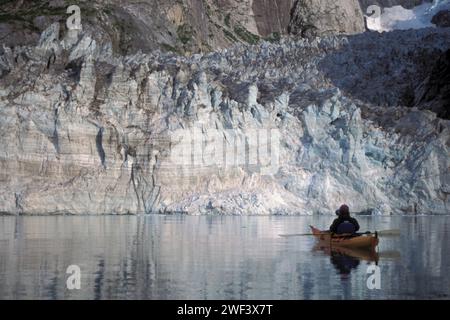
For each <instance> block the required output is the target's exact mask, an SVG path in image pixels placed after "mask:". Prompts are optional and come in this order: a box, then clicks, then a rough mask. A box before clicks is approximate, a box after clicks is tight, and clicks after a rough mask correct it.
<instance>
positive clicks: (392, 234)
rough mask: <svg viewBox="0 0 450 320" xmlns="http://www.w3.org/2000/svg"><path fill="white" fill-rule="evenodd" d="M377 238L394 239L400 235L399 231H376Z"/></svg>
mask: <svg viewBox="0 0 450 320" xmlns="http://www.w3.org/2000/svg"><path fill="white" fill-rule="evenodd" d="M377 233H378V236H379V237H396V236H399V235H400V230H399V229H392V230H381V231H377Z"/></svg>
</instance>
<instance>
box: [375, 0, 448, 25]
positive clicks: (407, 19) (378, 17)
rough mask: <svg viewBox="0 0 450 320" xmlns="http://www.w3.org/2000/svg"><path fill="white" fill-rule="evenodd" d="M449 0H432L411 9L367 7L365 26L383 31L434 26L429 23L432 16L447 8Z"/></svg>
mask: <svg viewBox="0 0 450 320" xmlns="http://www.w3.org/2000/svg"><path fill="white" fill-rule="evenodd" d="M449 9H450V1H449V0H434V1H433V2H432V3H424V4H421V5H420V6H417V7H415V8H412V9H405V8H403V7H402V6H394V7H390V8H383V9H382V10H381V12H377V10H374V8H373V6H372V8H371V7H369V9H368V12H367V13H368V14H371V15H370V16H367V17H366V19H367V28H368V29H369V30H373V31H378V32H384V31H392V30H407V29H421V28H428V27H435V25H434V24H432V23H431V19H432V18H433V16H434V15H435V14H436V13H438V12H439V11H440V10H449Z"/></svg>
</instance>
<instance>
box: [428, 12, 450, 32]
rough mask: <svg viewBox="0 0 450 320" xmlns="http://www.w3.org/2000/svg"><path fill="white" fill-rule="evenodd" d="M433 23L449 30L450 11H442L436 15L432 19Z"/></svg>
mask: <svg viewBox="0 0 450 320" xmlns="http://www.w3.org/2000/svg"><path fill="white" fill-rule="evenodd" d="M431 23H433V24H435V25H436V26H437V27H441V28H449V27H450V10H441V11H439V12H438V13H436V14H435V15H434V16H433V18H432V19H431Z"/></svg>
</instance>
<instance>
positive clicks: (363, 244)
mask: <svg viewBox="0 0 450 320" xmlns="http://www.w3.org/2000/svg"><path fill="white" fill-rule="evenodd" d="M311 231H312V233H313V235H314V236H315V237H316V239H317V240H319V241H320V244H321V245H327V246H330V247H344V248H359V249H371V250H374V249H375V247H376V246H377V245H378V236H377V234H376V233H375V234H365V235H357V236H348V235H336V234H333V235H332V234H331V233H330V232H329V231H321V230H319V229H317V228H314V227H313V226H311Z"/></svg>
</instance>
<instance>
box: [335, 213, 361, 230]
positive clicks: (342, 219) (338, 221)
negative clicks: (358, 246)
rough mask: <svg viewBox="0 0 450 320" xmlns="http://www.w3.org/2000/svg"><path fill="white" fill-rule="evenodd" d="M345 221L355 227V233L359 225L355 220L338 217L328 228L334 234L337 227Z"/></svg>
mask: <svg viewBox="0 0 450 320" xmlns="http://www.w3.org/2000/svg"><path fill="white" fill-rule="evenodd" d="M345 221H348V222H350V223H351V224H353V225H354V226H355V232H357V231H358V230H359V223H358V221H357V220H356V219H355V218H352V217H349V216H348V217H343V216H339V217H338V218H336V219H334V221H333V224H332V225H331V226H330V231H331V232H333V233H336V232H337V229H338V227H339V225H340V224H341V223H343V222H345Z"/></svg>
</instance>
